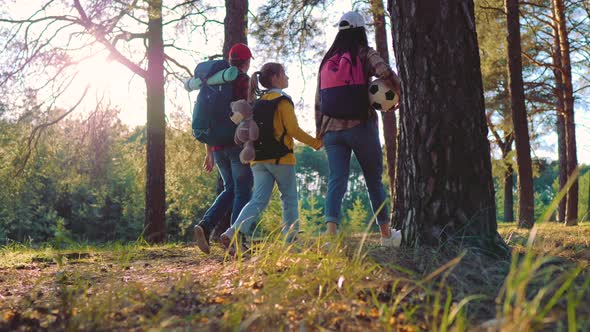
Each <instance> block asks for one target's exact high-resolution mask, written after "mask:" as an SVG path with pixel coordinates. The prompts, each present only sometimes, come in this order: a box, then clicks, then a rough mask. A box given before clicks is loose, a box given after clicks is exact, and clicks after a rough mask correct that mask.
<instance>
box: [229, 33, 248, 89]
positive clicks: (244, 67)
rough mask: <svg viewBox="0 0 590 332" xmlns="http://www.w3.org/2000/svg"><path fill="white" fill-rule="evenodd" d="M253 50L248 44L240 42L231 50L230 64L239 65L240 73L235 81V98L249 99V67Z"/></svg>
mask: <svg viewBox="0 0 590 332" xmlns="http://www.w3.org/2000/svg"><path fill="white" fill-rule="evenodd" d="M250 59H253V58H252V52H250V49H249V48H248V46H247V45H246V44H242V43H238V44H235V45H234V46H232V48H231V49H230V50H229V64H230V65H231V66H236V67H238V70H239V71H240V74H239V75H238V78H236V80H235V81H234V100H240V99H248V82H249V81H250V77H248V74H246V73H247V72H248V69H250Z"/></svg>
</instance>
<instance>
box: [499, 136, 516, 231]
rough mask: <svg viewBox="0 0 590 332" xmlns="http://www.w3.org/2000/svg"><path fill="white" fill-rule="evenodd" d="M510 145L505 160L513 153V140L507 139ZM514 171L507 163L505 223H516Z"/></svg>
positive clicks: (505, 175) (504, 156)
mask: <svg viewBox="0 0 590 332" xmlns="http://www.w3.org/2000/svg"><path fill="white" fill-rule="evenodd" d="M506 141H507V144H509V145H508V146H507V147H506V149H505V151H504V153H503V156H502V159H503V160H506V159H507V158H508V154H509V153H510V152H511V151H512V140H511V139H506ZM513 187H514V169H513V168H512V164H511V163H509V162H506V172H504V221H514V190H513Z"/></svg>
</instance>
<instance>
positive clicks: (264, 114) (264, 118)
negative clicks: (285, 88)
mask: <svg viewBox="0 0 590 332" xmlns="http://www.w3.org/2000/svg"><path fill="white" fill-rule="evenodd" d="M282 100H288V101H289V102H290V103H291V104H293V101H292V100H291V99H290V98H289V97H287V96H280V97H278V98H275V99H272V100H262V99H260V100H257V101H256V102H255V103H254V106H253V108H252V112H253V113H254V121H256V124H257V125H258V139H257V140H256V142H254V150H255V156H256V157H255V158H254V160H268V159H276V163H277V164H278V163H279V159H281V157H283V156H284V155H286V154H288V153H293V149H289V148H288V147H287V146H286V145H285V135H286V134H287V129H285V128H283V134H282V135H281V138H280V139H279V140H277V139H276V138H275V128H274V115H275V113H276V111H277V109H278V106H279V102H281V101H282Z"/></svg>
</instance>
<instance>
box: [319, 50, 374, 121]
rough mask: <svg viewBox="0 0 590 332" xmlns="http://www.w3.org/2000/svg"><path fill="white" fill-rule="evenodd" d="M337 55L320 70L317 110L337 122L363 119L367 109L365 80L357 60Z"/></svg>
mask: <svg viewBox="0 0 590 332" xmlns="http://www.w3.org/2000/svg"><path fill="white" fill-rule="evenodd" d="M355 60H356V61H355V62H354V63H353V61H352V58H351V54H350V52H344V53H341V54H340V53H337V54H334V55H333V56H332V57H330V58H329V59H328V60H326V62H324V64H323V65H322V67H321V68H320V100H321V102H320V111H321V112H322V113H323V114H325V115H327V116H329V117H333V118H338V119H366V117H367V111H368V108H369V95H368V92H367V89H368V87H367V80H366V77H365V73H364V70H363V64H362V62H361V60H360V57H359V56H358V55H357V56H356V59H355Z"/></svg>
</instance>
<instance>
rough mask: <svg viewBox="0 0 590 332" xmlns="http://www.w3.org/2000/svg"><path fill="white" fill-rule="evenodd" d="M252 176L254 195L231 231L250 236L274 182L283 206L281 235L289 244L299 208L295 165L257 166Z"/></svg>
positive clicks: (296, 223)
mask: <svg viewBox="0 0 590 332" xmlns="http://www.w3.org/2000/svg"><path fill="white" fill-rule="evenodd" d="M252 173H253V174H254V193H253V194H252V199H251V200H250V202H248V204H246V206H244V209H242V212H240V215H239V217H238V219H237V220H236V222H235V223H234V224H233V225H232V228H233V229H234V230H239V231H241V232H242V233H247V234H251V232H252V228H253V227H252V226H253V224H254V223H255V222H256V221H258V217H259V215H260V214H261V213H262V211H264V209H265V208H266V206H267V205H268V202H269V201H270V196H271V194H272V189H273V187H274V185H275V182H276V183H277V185H278V187H279V191H280V192H281V201H282V203H283V225H282V232H283V235H284V236H285V237H286V239H287V242H291V241H292V240H293V238H294V236H295V235H296V234H297V232H298V231H299V206H298V199H297V182H296V178H295V165H276V164H269V163H258V164H255V165H253V166H252Z"/></svg>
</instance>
